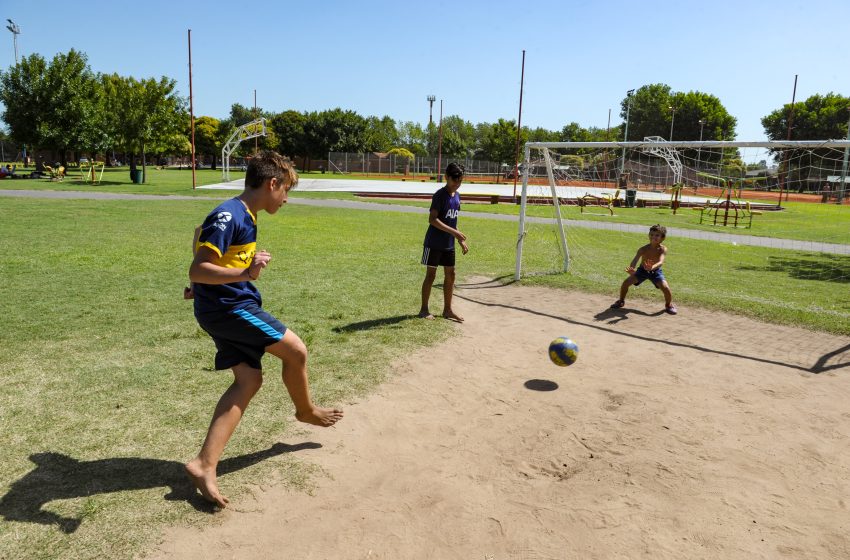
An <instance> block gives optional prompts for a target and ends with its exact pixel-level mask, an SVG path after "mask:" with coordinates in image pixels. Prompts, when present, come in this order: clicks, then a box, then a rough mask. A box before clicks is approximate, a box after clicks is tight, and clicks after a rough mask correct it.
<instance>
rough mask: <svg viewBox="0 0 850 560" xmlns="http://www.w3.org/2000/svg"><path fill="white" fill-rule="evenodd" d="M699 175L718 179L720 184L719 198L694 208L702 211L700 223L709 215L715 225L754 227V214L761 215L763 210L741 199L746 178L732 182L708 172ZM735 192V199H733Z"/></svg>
mask: <svg viewBox="0 0 850 560" xmlns="http://www.w3.org/2000/svg"><path fill="white" fill-rule="evenodd" d="M697 175H698V176H700V177H704V178H706V179H711V180H714V181H717V182H718V183H719V184H720V196H718V197H717V200H715V201H714V202H712V203H709V204H707V205H706V206H700V207H696V208H694V210H698V211H699V213H700V214H699V223H703V221H704V220H705V219H706V216H708V218H710V219H711V225H713V226H724V227H736V228H737V227H741V228H751V227H753V216H759V215H761V212H760V211H758V210H753V209H752V207H751V205H750V203H749V202H742V201H741V189H742V188H743V184H744V183H745V182H746V180H743V179H741V180H737V181H734V182H732V181H729V180H727V179H724V178H723V177H717V176H716V175H709V174H708V173H697ZM733 194H734V198H735V200H732V197H733ZM724 196H725V198H724ZM720 222H722V223H720Z"/></svg>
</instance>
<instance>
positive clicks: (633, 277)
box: [611, 224, 678, 315]
mask: <svg viewBox="0 0 850 560" xmlns="http://www.w3.org/2000/svg"><path fill="white" fill-rule="evenodd" d="M666 237H667V228H665V227H664V226H662V225H658V224H655V225H654V226H652V227H650V228H649V244H647V245H644V246H643V247H641V248H640V249H638V250H637V253H636V254H635V258H633V259H632V262H631V264H630V265H629V266H628V267H626V272H628V273H629V277H628V278H626V279H625V280H624V281H623V285H622V286H620V299H618V300H617V301H615V302H614V303H613V304H612V305H611V309H619V308H621V307H623V306H624V305H626V294H627V293H628V291H629V288H630V287H631V286H639V285H640V284H641V283H642V282H643V281H644V280H651V281H652V283H653V284H654V285H655V287H656V288H658V289H659V290H661V292H662V293H663V294H664V310H665V311H666V312H667V313H669V314H670V315H675V314H676V313H678V310H677V309H676V306H675V305H673V295H672V294H671V293H670V286H669V285H668V284H667V280H666V279H665V278H664V273H663V272H662V271H661V265H663V264H664V257H665V256H666V255H667V247H665V246H664V245H662V244H661V242H662V241H664V239H665V238H666ZM638 260H640V261H641V263H640V266H637V268H635V266H636V265H637V264H638Z"/></svg>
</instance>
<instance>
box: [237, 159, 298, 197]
mask: <svg viewBox="0 0 850 560" xmlns="http://www.w3.org/2000/svg"><path fill="white" fill-rule="evenodd" d="M273 178H276V179H277V180H278V181H282V182H283V184H284V185H289V188H290V189H294V188H295V185H297V184H298V173H297V172H296V171H295V166H294V165H293V164H292V162H291V161H289V158H288V157H284V156H282V155H280V154H279V153H277V152H274V151H272V150H265V151H262V152H260V153H258V154H255V155H254V156H253V157H252V158H251V161H249V162H248V170H247V171H246V173H245V186H246V187H250V188H252V189H256V188H258V187H259V186H261V185H262V184H263V183H264V182H265V181H266V179H273Z"/></svg>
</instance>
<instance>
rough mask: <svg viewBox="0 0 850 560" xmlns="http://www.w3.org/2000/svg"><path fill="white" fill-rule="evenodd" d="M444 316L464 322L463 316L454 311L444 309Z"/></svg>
mask: <svg viewBox="0 0 850 560" xmlns="http://www.w3.org/2000/svg"><path fill="white" fill-rule="evenodd" d="M443 318H444V319H448V320H449V321H457V322H458V323H463V317H461V316H460V315H458V314H457V313H455V312H454V311H443Z"/></svg>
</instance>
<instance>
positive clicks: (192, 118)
mask: <svg viewBox="0 0 850 560" xmlns="http://www.w3.org/2000/svg"><path fill="white" fill-rule="evenodd" d="M189 122H190V123H191V124H190V127H191V129H192V190H195V107H194V105H193V98H192V30H191V29H190V30H189Z"/></svg>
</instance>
